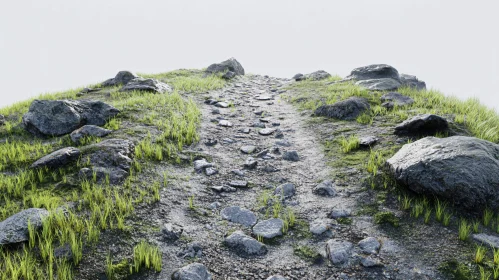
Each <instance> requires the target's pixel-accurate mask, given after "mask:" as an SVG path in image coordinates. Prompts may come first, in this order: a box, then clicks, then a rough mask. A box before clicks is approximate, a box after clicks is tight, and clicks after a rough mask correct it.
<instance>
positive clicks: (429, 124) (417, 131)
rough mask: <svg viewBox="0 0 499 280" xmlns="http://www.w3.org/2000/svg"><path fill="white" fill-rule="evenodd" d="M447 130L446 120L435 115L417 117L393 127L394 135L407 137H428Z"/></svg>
mask: <svg viewBox="0 0 499 280" xmlns="http://www.w3.org/2000/svg"><path fill="white" fill-rule="evenodd" d="M448 129H449V123H448V122H447V120H446V119H444V118H442V117H440V116H437V115H430V114H424V115H417V116H415V117H413V118H411V119H408V120H405V121H404V122H402V123H401V124H399V125H397V126H396V127H395V134H396V135H409V136H429V135H435V134H436V133H437V132H446V131H448Z"/></svg>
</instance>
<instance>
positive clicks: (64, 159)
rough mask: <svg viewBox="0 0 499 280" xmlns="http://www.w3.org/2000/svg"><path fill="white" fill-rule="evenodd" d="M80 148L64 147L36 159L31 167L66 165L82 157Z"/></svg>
mask: <svg viewBox="0 0 499 280" xmlns="http://www.w3.org/2000/svg"><path fill="white" fill-rule="evenodd" d="M80 154H81V152H80V150H78V149H77V148H73V147H67V148H62V149H60V150H57V151H55V152H53V153H50V154H48V155H46V156H44V157H42V158H40V159H39V160H37V161H35V162H34V163H33V164H32V165H31V168H42V167H48V168H59V167H64V166H66V165H67V164H70V163H72V162H74V161H77V160H78V158H79V157H80Z"/></svg>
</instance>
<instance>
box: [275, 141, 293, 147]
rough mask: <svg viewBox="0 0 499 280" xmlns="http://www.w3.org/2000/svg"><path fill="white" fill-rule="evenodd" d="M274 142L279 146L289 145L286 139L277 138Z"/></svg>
mask: <svg viewBox="0 0 499 280" xmlns="http://www.w3.org/2000/svg"><path fill="white" fill-rule="evenodd" d="M275 144H276V145H277V146H281V147H291V143H290V142H289V141H288V140H277V141H276V142H275Z"/></svg>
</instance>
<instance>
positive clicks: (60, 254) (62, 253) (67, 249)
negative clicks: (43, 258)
mask: <svg viewBox="0 0 499 280" xmlns="http://www.w3.org/2000/svg"><path fill="white" fill-rule="evenodd" d="M54 257H55V258H58V259H66V260H72V259H73V251H71V246H69V244H67V243H66V244H64V245H61V246H59V247H57V248H55V249H54Z"/></svg>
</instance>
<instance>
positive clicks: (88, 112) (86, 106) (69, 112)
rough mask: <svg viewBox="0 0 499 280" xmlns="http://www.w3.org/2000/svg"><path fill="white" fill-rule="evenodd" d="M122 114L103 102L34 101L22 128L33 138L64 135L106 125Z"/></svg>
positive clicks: (24, 118) (25, 115)
mask: <svg viewBox="0 0 499 280" xmlns="http://www.w3.org/2000/svg"><path fill="white" fill-rule="evenodd" d="M119 112H120V111H119V110H118V109H116V108H114V107H113V106H111V105H108V104H106V103H104V102H102V101H93V100H88V101H72V100H35V101H33V102H32V103H31V106H30V107H29V111H28V112H27V113H26V114H24V116H23V125H24V127H25V129H26V130H27V131H29V132H30V133H32V134H34V135H38V136H44V135H47V136H61V135H64V134H68V133H70V132H72V131H74V130H75V129H77V128H80V127H82V126H83V125H86V124H89V125H98V126H101V125H104V124H105V123H106V121H108V120H109V119H110V118H112V117H114V116H116V115H117V114H118V113H119Z"/></svg>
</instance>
